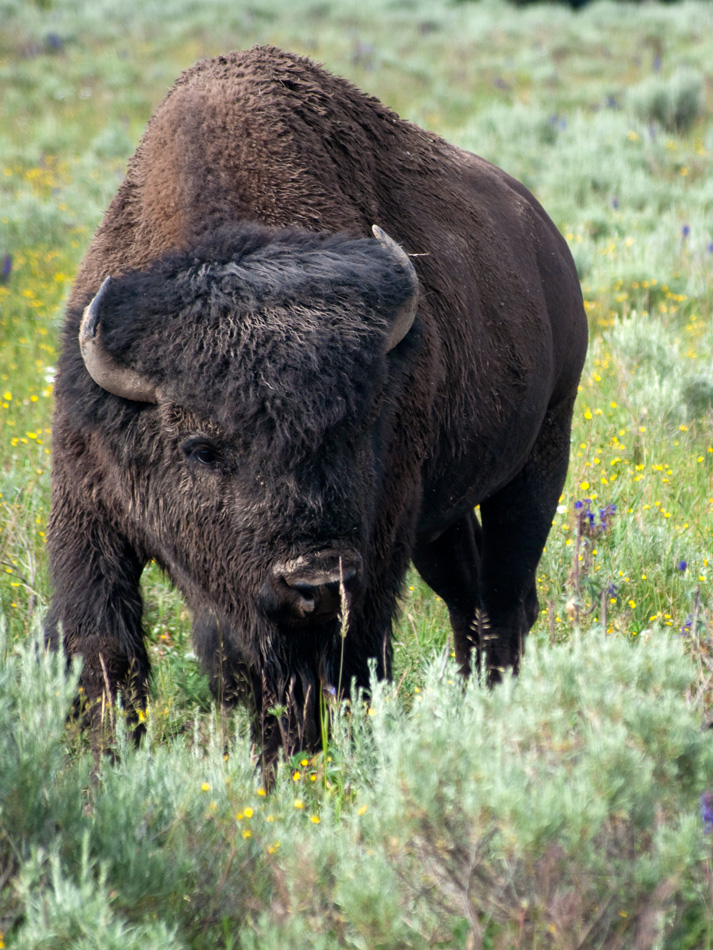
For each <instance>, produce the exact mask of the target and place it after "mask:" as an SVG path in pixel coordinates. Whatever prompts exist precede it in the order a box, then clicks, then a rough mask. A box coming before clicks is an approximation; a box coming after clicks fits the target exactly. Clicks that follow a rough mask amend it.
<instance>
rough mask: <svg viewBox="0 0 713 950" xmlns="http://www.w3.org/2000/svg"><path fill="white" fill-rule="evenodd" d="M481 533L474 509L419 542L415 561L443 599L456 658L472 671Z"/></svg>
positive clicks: (419, 570) (431, 586)
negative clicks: (438, 533) (448, 526)
mask: <svg viewBox="0 0 713 950" xmlns="http://www.w3.org/2000/svg"><path fill="white" fill-rule="evenodd" d="M481 542H482V533H481V528H480V524H479V523H478V519H477V518H476V517H475V514H474V513H473V512H472V511H471V512H470V513H469V514H467V515H466V516H465V517H464V518H461V519H460V520H459V521H456V523H455V524H453V525H451V527H450V528H448V529H447V530H446V531H444V532H443V534H441V535H440V536H439V537H438V538H436V539H435V540H434V541H430V542H428V543H419V544H417V545H416V548H415V550H414V555H413V563H414V565H415V567H416V570H417V571H418V572H419V574H420V575H421V577H422V578H423V579H424V581H425V582H426V583H427V584H428V586H429V587H430V588H431V589H432V590H434V591H435V592H436V593H437V594H438V596H439V597H441V598H443V600H444V602H445V604H446V606H447V607H448V613H449V616H450V621H451V626H452V628H453V640H454V646H455V654H456V661H457V663H458V665H459V667H460V669H461V672H462V673H464V674H466V675H467V674H468V673H469V672H470V660H471V653H472V651H473V649H474V648H475V647H477V645H478V636H477V630H476V616H477V613H476V611H477V608H478V606H479V600H478V596H479V595H478V577H479V568H480V545H481Z"/></svg>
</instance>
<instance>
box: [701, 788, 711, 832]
mask: <svg viewBox="0 0 713 950" xmlns="http://www.w3.org/2000/svg"><path fill="white" fill-rule="evenodd" d="M701 819H702V820H703V830H704V831H705V833H706V834H707V835H709V834H710V833H711V832H712V831H713V792H709V791H707V792H703V794H702V795H701Z"/></svg>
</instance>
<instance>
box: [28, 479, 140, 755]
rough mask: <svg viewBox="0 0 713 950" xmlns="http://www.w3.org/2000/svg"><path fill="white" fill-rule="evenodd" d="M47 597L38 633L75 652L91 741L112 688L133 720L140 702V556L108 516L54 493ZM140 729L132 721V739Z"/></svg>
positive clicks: (100, 729)
mask: <svg viewBox="0 0 713 950" xmlns="http://www.w3.org/2000/svg"><path fill="white" fill-rule="evenodd" d="M48 548H49V556H50V567H51V572H52V578H53V581H54V587H55V595H54V598H53V600H52V604H51V607H50V610H49V615H48V618H47V624H46V639H47V641H48V643H49V644H50V646H52V647H53V648H55V649H59V647H60V637H61V639H62V645H63V646H64V649H65V651H66V653H67V656H68V657H73V656H76V655H80V656H81V657H82V672H81V675H80V689H81V690H82V691H83V693H84V698H85V700H86V712H87V714H88V717H89V721H90V723H91V726H92V733H93V739H94V741H95V743H99V744H101V742H102V741H103V736H102V732H103V729H104V726H105V722H104V712H105V711H106V709H107V704H111V703H113V702H114V700H115V699H116V697H117V694H118V693H120V694H121V697H122V701H123V703H124V706H125V707H126V708H127V709H128V710H129V716H130V721H133V724H136V723H137V720H138V710H140V709H142V708H143V707H144V706H145V703H146V697H147V686H148V676H149V659H148V655H147V653H146V647H145V645H144V639H143V631H142V627H141V612H142V602H141V592H140V588H139V580H140V577H141V571H142V569H143V566H144V565H143V561H142V560H141V559H140V558H139V557H138V555H137V553H136V551H135V550H134V549H133V547H132V546H131V545H130V544H129V543H128V541H127V540H126V539H125V538H124V537H122V536H121V534H119V533H118V532H117V531H116V530H115V529H114V527H113V526H112V525H111V523H110V521H109V520H108V519H104V518H102V517H100V516H99V514H98V513H97V511H96V510H95V511H90V510H87V508H86V507H85V506H84V505H82V504H77V503H76V502H74V501H73V500H72V499H68V498H67V497H66V496H63V495H60V493H59V492H57V491H56V492H55V495H54V497H53V503H52V513H51V517H50V525H49V529H48ZM139 732H140V727H138V726H137V732H136V737H137V738H138V735H139Z"/></svg>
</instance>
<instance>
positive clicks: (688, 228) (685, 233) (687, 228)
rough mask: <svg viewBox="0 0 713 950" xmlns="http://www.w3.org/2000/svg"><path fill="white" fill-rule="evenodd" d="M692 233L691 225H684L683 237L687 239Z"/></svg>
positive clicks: (682, 229)
mask: <svg viewBox="0 0 713 950" xmlns="http://www.w3.org/2000/svg"><path fill="white" fill-rule="evenodd" d="M690 233H691V225H690V224H684V225H683V227H682V228H681V239H682V240H684V241H685V240H686V238H687V237H688V235H689V234H690Z"/></svg>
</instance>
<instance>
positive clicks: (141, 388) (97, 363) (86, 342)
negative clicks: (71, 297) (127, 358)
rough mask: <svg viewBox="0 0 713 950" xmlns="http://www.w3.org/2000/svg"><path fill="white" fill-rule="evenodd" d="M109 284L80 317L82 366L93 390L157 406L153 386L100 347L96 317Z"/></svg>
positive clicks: (100, 340) (108, 278)
mask: <svg viewBox="0 0 713 950" xmlns="http://www.w3.org/2000/svg"><path fill="white" fill-rule="evenodd" d="M110 280H111V278H110V277H107V279H106V280H105V281H104V283H103V284H102V285H101V287H100V288H99V291H98V292H97V295H96V296H95V297H94V299H93V300H92V302H91V303H90V304H89V305H88V306H87V307H86V308H85V310H84V314H83V316H82V322H81V324H80V326H79V349H80V350H81V353H82V359H83V360H84V365H85V366H86V368H87V372H88V373H89V375H90V376H91V377H92V379H93V380H94V382H95V383H96V384H97V386H101V388H102V389H105V390H106V391H107V392H108V393H113V394H114V395H115V396H121V397H122V399H131V400H133V401H134V402H158V392H157V389H156V386H154V384H153V383H152V382H151V381H150V380H148V379H145V378H144V377H143V376H141V375H140V374H139V373H137V372H136V370H133V369H130V367H128V366H122V364H121V363H118V362H117V361H116V360H115V359H114V357H113V356H112V355H111V353H109V352H108V350H106V349H105V347H104V345H103V343H102V339H101V329H100V326H99V313H100V310H101V306H102V302H104V303H106V292H107V289H108V287H109V281H110Z"/></svg>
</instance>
